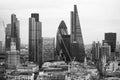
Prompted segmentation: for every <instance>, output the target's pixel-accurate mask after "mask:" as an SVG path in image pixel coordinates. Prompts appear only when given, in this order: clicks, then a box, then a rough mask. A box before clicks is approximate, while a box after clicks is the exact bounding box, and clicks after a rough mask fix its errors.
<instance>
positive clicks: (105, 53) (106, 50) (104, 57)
mask: <svg viewBox="0 0 120 80" xmlns="http://www.w3.org/2000/svg"><path fill="white" fill-rule="evenodd" d="M110 50H111V48H110V46H109V45H108V44H107V43H104V44H103V45H102V46H101V61H102V63H103V64H106V63H107V62H108V61H109V60H110V57H111V56H110V54H111V51H110Z"/></svg>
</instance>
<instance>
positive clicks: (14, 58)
mask: <svg viewBox="0 0 120 80" xmlns="http://www.w3.org/2000/svg"><path fill="white" fill-rule="evenodd" d="M19 65H20V54H19V51H18V50H16V43H15V42H14V41H12V42H11V47H10V51H7V69H16V68H17V67H18V66H19Z"/></svg>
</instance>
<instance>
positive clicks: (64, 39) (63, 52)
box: [56, 20, 71, 61]
mask: <svg viewBox="0 0 120 80" xmlns="http://www.w3.org/2000/svg"><path fill="white" fill-rule="evenodd" d="M56 52H57V54H56V56H58V57H59V58H60V60H65V61H70V58H71V56H70V35H68V31H67V26H66V24H65V22H64V21H63V20H62V21H61V23H60V25H59V27H58V31H57V35H56Z"/></svg>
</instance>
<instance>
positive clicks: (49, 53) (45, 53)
mask: <svg viewBox="0 0 120 80" xmlns="http://www.w3.org/2000/svg"><path fill="white" fill-rule="evenodd" d="M54 52H55V38H47V37H46V38H43V47H42V61H43V62H45V61H50V60H54Z"/></svg>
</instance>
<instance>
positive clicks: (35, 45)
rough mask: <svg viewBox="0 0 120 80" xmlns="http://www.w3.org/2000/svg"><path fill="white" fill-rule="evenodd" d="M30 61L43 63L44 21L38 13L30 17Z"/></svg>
mask: <svg viewBox="0 0 120 80" xmlns="http://www.w3.org/2000/svg"><path fill="white" fill-rule="evenodd" d="M29 61H33V62H35V63H38V64H39V66H41V65H42V23H41V22H40V21H39V14H38V13H32V14H31V18H29Z"/></svg>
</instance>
